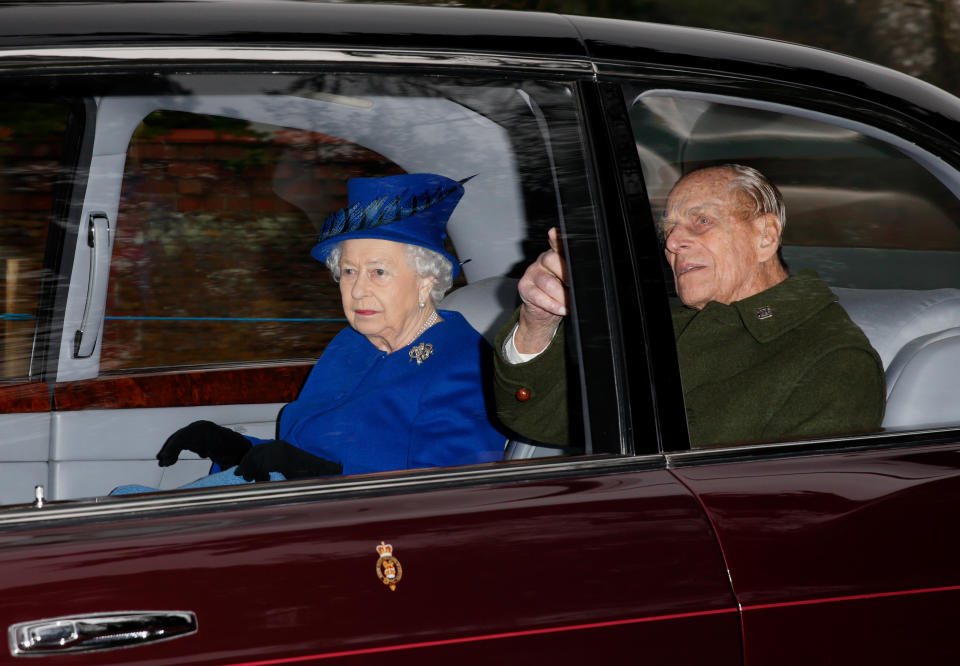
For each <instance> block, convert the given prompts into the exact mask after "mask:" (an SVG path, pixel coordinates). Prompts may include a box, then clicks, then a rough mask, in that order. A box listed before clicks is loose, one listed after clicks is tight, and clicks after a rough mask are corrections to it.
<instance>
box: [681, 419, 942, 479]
mask: <svg viewBox="0 0 960 666" xmlns="http://www.w3.org/2000/svg"><path fill="white" fill-rule="evenodd" d="M925 438H930V439H928V441H923V440H924V439H925ZM937 446H946V447H950V446H956V447H958V448H960V429H958V428H957V426H945V427H941V428H927V429H925V430H911V431H896V430H893V431H885V432H874V433H865V434H862V435H853V436H851V435H847V436H844V435H837V436H835V437H820V438H817V439H806V440H800V441H790V442H771V443H767V444H747V445H741V446H724V447H717V448H708V449H695V450H690V451H675V452H668V453H666V454H665V455H664V457H665V458H666V462H667V468H668V469H671V468H675V467H688V466H691V465H700V464H703V465H709V464H723V463H727V462H731V463H733V462H753V461H764V460H772V459H775V458H787V457H799V456H809V455H827V454H837V453H839V454H843V453H859V452H863V451H883V450H885V449H898V448H923V447H937Z"/></svg>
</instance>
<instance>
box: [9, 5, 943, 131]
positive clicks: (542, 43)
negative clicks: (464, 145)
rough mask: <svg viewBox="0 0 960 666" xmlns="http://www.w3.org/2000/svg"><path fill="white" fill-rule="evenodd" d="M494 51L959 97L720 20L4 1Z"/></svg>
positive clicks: (127, 29)
mask: <svg viewBox="0 0 960 666" xmlns="http://www.w3.org/2000/svg"><path fill="white" fill-rule="evenodd" d="M187 44H190V45H214V46H215V45H232V46H236V45H243V46H283V47H295V46H309V47H312V48H317V47H327V48H348V47H352V48H382V49H417V50H428V51H429V50H444V51H457V52H463V51H470V52H480V53H483V52H489V53H498V54H518V55H524V56H544V57H565V58H582V59H587V58H589V59H591V60H593V61H595V62H597V63H599V64H600V66H601V69H602V66H603V63H614V62H628V63H632V64H634V65H637V64H639V65H642V64H655V65H658V66H664V65H666V66H670V67H678V68H692V69H699V70H703V71H719V72H725V71H726V72H729V71H736V72H738V73H739V74H744V75H748V76H750V75H753V76H757V77H762V78H766V79H773V80H776V81H780V82H787V83H796V84H801V85H808V86H809V85H812V86H814V87H822V88H825V89H828V90H840V91H844V92H846V93H849V94H852V95H855V96H858V97H860V98H862V99H867V100H871V101H874V102H877V103H880V104H883V105H886V106H887V107H889V108H891V109H894V110H897V111H901V112H902V111H907V112H909V113H910V114H911V115H913V116H914V117H915V118H918V119H921V120H924V121H925V122H927V123H928V124H929V125H931V126H934V127H937V128H938V129H939V130H940V131H941V132H945V133H947V134H948V135H956V133H957V130H958V127H960V111H958V109H960V101H958V99H957V98H956V97H954V96H953V95H950V94H949V93H947V92H944V91H943V90H940V89H939V88H937V87H935V86H932V85H930V84H927V83H924V82H923V81H920V80H919V79H916V78H914V77H911V76H908V75H906V74H902V73H900V72H896V71H894V70H891V69H888V68H886V67H882V66H880V65H876V64H874V63H870V62H866V61H863V60H858V59H856V58H851V57H848V56H843V55H840V54H836V53H832V52H829V51H825V50H822V49H817V48H811V47H807V46H801V45H798V44H791V43H787V42H782V41H777V40H771V39H766V38H759V37H749V36H745V35H737V34H733V33H726V32H721V31H716V30H707V29H702V28H687V27H681V26H671V25H662V24H655V23H645V22H640V21H624V20H617V19H606V18H594V17H585V16H565V15H560V14H549V13H540V12H526V11H510V10H493V9H467V8H454V7H426V6H403V5H392V4H388V5H380V4H367V3H363V4H343V3H327V2H323V3H315V2H302V1H294V0H244V1H240V2H238V1H237V0H192V1H189V0H170V1H164V0H144V1H137V2H117V1H115V0H111V1H106V0H102V1H97V0H90V1H87V2H49V1H44V0H40V1H38V2H30V3H24V2H22V1H16V2H11V1H9V0H0V49H22V48H47V47H68V46H73V47H76V46H86V47H90V46H100V47H103V46H162V45H177V46H184V45H187Z"/></svg>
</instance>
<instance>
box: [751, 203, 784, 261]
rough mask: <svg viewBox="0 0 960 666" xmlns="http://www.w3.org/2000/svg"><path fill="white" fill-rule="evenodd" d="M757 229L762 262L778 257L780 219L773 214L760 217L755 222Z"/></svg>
mask: <svg viewBox="0 0 960 666" xmlns="http://www.w3.org/2000/svg"><path fill="white" fill-rule="evenodd" d="M753 224H754V225H755V228H756V229H757V253H758V255H759V259H760V261H761V262H764V261H767V260H768V259H770V258H772V257H775V256H777V250H779V249H780V235H781V229H780V218H779V217H777V216H776V215H774V214H773V213H765V214H764V215H759V216H757V217H756V218H755V219H754V220H753Z"/></svg>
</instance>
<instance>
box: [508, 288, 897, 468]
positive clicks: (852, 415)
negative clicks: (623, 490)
mask: <svg viewBox="0 0 960 666" xmlns="http://www.w3.org/2000/svg"><path fill="white" fill-rule="evenodd" d="M514 323H516V315H515V316H514V318H513V320H512V321H511V322H510V323H508V324H507V326H505V327H504V329H503V330H501V331H500V335H499V336H498V338H497V344H496V352H497V354H496V361H495V375H494V381H495V395H496V400H497V413H498V415H499V416H500V418H501V420H502V421H503V422H504V423H505V424H506V425H507V426H508V427H510V428H512V429H513V430H515V431H516V432H517V433H519V434H520V435H522V436H524V437H527V438H530V439H532V440H536V441H541V442H550V443H556V444H561V445H566V444H567V443H568V433H567V425H566V424H567V420H566V413H567V404H566V382H565V381H563V378H564V373H565V367H564V358H563V349H564V347H563V339H562V330H561V331H560V332H559V334H558V336H557V337H555V338H554V340H553V342H552V343H551V345H550V346H549V347H548V348H547V349H546V350H545V351H544V353H543V354H541V355H540V356H538V357H536V358H535V359H533V360H531V361H528V362H527V363H521V364H518V365H511V364H509V363H507V361H506V360H505V359H504V358H503V351H502V350H503V340H504V339H505V337H506V335H507V333H509V331H510V330H511V329H512V327H513V324H514ZM673 326H674V333H675V335H676V340H677V354H678V357H679V361H680V378H681V380H682V383H683V395H684V402H685V405H686V412H687V425H688V427H689V430H690V441H691V445H692V446H695V447H705V446H716V445H722V444H732V443H738V444H740V443H748V442H761V441H763V442H766V441H774V440H779V439H792V438H804V437H813V436H817V435H825V434H831V433H848V432H859V431H870V430H877V429H878V428H879V427H880V422H881V421H882V420H883V411H884V405H885V399H884V396H885V387H884V375H883V365H882V364H881V362H880V357H879V356H878V355H877V353H876V351H875V350H874V349H873V347H871V346H870V343H869V341H868V340H867V338H866V336H865V335H864V334H863V332H862V331H861V330H860V329H859V328H858V327H857V325H856V324H854V323H853V322H852V321H851V320H850V318H849V317H848V316H847V313H846V311H844V309H843V308H842V307H841V306H840V305H839V303H837V297H836V296H835V295H834V294H833V292H831V291H830V289H829V288H828V287H827V285H826V284H824V283H823V282H822V281H821V280H820V278H819V277H817V275H816V273H814V272H812V271H804V272H801V273H798V274H796V275H793V276H791V277H790V278H788V279H787V280H785V281H784V282H782V283H780V284H778V285H776V286H774V287H771V288H770V289H767V290H766V291H763V292H761V293H759V294H756V295H755V296H751V297H750V298H746V299H744V300H742V301H737V302H735V303H732V304H731V305H723V304H720V303H716V302H712V303H709V304H707V306H706V307H704V308H703V309H702V310H699V311H698V310H692V309H689V308H678V309H676V310H675V311H674V312H673ZM519 387H525V388H527V389H528V390H529V391H530V399H529V400H527V401H525V402H521V401H519V400H517V398H516V390H517V389H518V388H519ZM666 446H667V447H668V448H670V449H675V448H682V446H673V445H672V444H671V443H666Z"/></svg>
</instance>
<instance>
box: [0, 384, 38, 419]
mask: <svg viewBox="0 0 960 666" xmlns="http://www.w3.org/2000/svg"><path fill="white" fill-rule="evenodd" d="M49 411H50V392H49V390H48V388H47V385H46V384H44V383H43V382H32V383H25V384H12V385H9V386H0V414H23V413H27V412H49Z"/></svg>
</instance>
